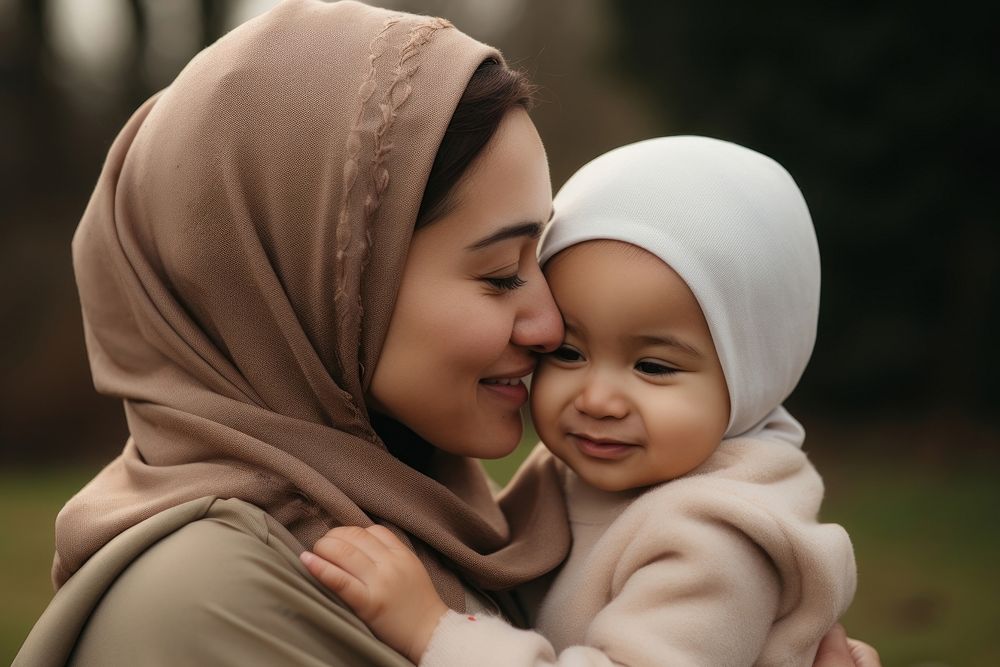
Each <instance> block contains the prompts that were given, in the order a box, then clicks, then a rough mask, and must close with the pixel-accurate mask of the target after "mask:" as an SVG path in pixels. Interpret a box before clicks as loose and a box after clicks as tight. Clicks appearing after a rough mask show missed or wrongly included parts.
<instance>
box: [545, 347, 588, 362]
mask: <svg viewBox="0 0 1000 667" xmlns="http://www.w3.org/2000/svg"><path fill="white" fill-rule="evenodd" d="M549 356H551V357H552V358H553V359H558V360H559V361H567V362H574V361H583V355H582V354H580V351H579V350H577V349H576V348H574V347H572V346H570V345H560V346H559V347H558V348H556V349H555V350H554V351H553V352H550V353H549Z"/></svg>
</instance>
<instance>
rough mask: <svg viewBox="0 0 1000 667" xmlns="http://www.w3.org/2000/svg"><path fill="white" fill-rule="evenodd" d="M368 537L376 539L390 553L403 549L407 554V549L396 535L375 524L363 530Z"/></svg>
mask: <svg viewBox="0 0 1000 667" xmlns="http://www.w3.org/2000/svg"><path fill="white" fill-rule="evenodd" d="M365 530H366V531H367V532H368V534H369V535H371V536H372V537H374V538H375V539H377V540H378V541H379V542H381V543H382V545H383V546H385V547H386V548H387V549H389V550H390V551H397V550H399V549H405V550H406V551H408V552H409V549H408V548H407V546H406V545H405V544H403V543H402V542H401V541H400V539H399V538H398V537H396V535H395V534H394V533H393V532H392V531H391V530H389V529H388V528H386V527H385V526H380V525H378V524H377V523H376V524H374V525H371V526H368V527H367V528H365Z"/></svg>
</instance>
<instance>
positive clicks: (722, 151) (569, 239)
mask: <svg viewBox="0 0 1000 667" xmlns="http://www.w3.org/2000/svg"><path fill="white" fill-rule="evenodd" d="M554 208H555V215H554V217H553V219H552V222H551V223H550V224H549V226H548V228H547V229H546V232H545V235H544V236H543V238H542V241H541V243H540V246H539V260H540V261H541V262H542V263H543V264H544V263H545V262H546V261H548V260H549V259H550V258H551V257H552V256H553V255H555V254H556V253H558V252H559V251H561V250H564V249H566V248H568V247H570V246H573V245H576V244H578V243H582V242H584V241H590V240H595V239H611V240H616V241H624V242H626V243H631V244H633V245H635V246H638V247H640V248H643V249H645V250H646V251H648V252H650V253H652V254H653V255H656V256H657V257H659V258H660V259H662V260H663V261H664V262H666V263H667V264H668V265H670V267H671V268H673V270H674V271H676V272H677V273H678V274H679V275H680V276H681V278H683V279H684V281H685V282H686V283H687V285H688V287H690V288H691V291H692V292H693V293H694V295H695V298H697V300H698V303H699V304H700V305H701V308H702V311H703V312H704V314H705V319H706V320H707V321H708V326H709V330H710V331H711V333H712V339H713V341H714V343H715V346H716V349H717V351H718V354H719V359H720V361H721V362H722V370H723V372H724V373H725V377H726V383H727V385H728V387H729V398H730V404H731V406H732V408H731V411H730V416H729V427H728V428H727V430H726V434H725V437H726V438H731V437H736V436H738V435H755V436H758V437H768V438H772V439H777V440H782V441H785V442H790V443H792V444H795V445H801V443H802V439H803V437H804V432H803V430H802V427H801V426H800V425H799V424H798V422H796V421H795V420H794V419H793V418H792V417H791V415H789V414H788V413H787V412H786V411H785V410H784V408H782V407H781V403H782V402H783V401H784V400H785V399H786V398H787V397H788V395H789V394H790V393H791V392H792V390H793V389H794V388H795V385H796V384H797V383H798V381H799V378H800V377H801V376H802V372H803V371H804V370H805V367H806V364H807V363H808V361H809V356H810V355H811V354H812V349H813V344H814V342H815V340H816V324H817V319H818V316H819V286H820V265H819V249H818V246H817V244H816V234H815V232H814V230H813V225H812V220H811V218H810V216H809V209H808V208H807V207H806V203H805V200H804V199H803V197H802V193H801V192H799V189H798V187H797V186H796V185H795V181H793V180H792V177H791V176H790V175H789V174H788V172H787V171H785V169H784V168H782V166H781V165H779V164H778V163H777V162H775V161H774V160H772V159H770V158H768V157H766V156H764V155H761V154H760V153H757V152H755V151H752V150H750V149H748V148H744V147H742V146H738V145H736V144H732V143H729V142H727V141H720V140H718V139H709V138H706V137H694V136H678V137H662V138H658V139H649V140H647V141H640V142H638V143H635V144H630V145H628V146H623V147H621V148H617V149H615V150H613V151H611V152H609V153H605V154H604V155H602V156H600V157H598V158H596V159H594V160H592V161H591V162H589V163H588V164H586V165H585V166H583V167H582V168H581V169H580V170H579V171H577V172H576V174H574V175H573V177H572V178H570V179H569V181H567V182H566V184H565V185H564V186H563V187H562V189H560V191H559V193H558V194H557V195H556V198H555V202H554Z"/></svg>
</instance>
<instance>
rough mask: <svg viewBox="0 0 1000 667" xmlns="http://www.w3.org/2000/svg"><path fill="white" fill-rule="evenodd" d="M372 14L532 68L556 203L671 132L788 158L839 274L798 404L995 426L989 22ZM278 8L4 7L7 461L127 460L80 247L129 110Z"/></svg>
mask: <svg viewBox="0 0 1000 667" xmlns="http://www.w3.org/2000/svg"><path fill="white" fill-rule="evenodd" d="M374 1H375V3H376V4H384V5H389V6H393V7H397V8H401V9H405V10H408V11H418V12H425V13H432V14H439V15H443V16H447V17H449V18H450V19H452V20H453V21H454V22H455V23H456V25H457V26H458V27H459V28H461V29H464V30H466V31H468V32H470V33H471V34H473V35H474V36H477V37H480V38H481V39H484V40H486V41H488V42H490V43H493V44H496V45H497V46H498V47H500V48H501V49H502V50H503V51H504V53H505V55H506V57H507V58H508V60H509V61H511V62H512V63H514V64H515V65H517V66H520V67H524V68H525V69H527V70H528V71H529V73H530V74H531V75H532V77H533V78H534V79H535V80H536V81H537V82H538V83H540V84H541V86H542V104H541V105H540V106H539V107H538V108H537V109H536V111H535V114H534V115H535V118H536V121H537V123H538V126H539V129H540V132H541V134H542V136H543V138H544V140H545V142H546V145H547V147H548V152H549V156H550V161H551V165H552V171H553V181H554V185H555V186H556V187H558V186H559V185H560V184H561V183H562V181H563V180H565V178H566V177H568V176H569V174H570V173H572V171H573V170H574V169H575V168H576V167H578V166H579V165H581V164H582V163H583V162H585V161H586V160H589V159H591V158H592V157H595V156H596V155H598V154H599V153H601V152H604V151H606V150H608V149H610V148H612V147H614V146H616V145H620V144H623V143H627V142H631V141H636V140H639V139H643V138H647V137H650V136H654V135H657V134H678V133H698V134H707V135H711V136H717V137H720V138H725V139H730V140H733V141H736V142H739V143H743V144H745V145H748V146H750V147H752V148H755V149H757V150H760V151H762V152H764V153H766V154H769V155H771V156H773V157H774V158H776V159H777V160H778V161H779V162H781V163H782V164H784V165H785V166H786V167H787V168H788V170H789V171H790V172H791V173H792V174H793V175H794V176H795V178H796V180H797V181H798V182H799V185H800V186H801V187H802V189H803V191H804V193H805V195H806V199H807V201H808V202H809V204H810V207H811V209H812V212H813V216H814V219H815V222H816V226H817V231H818V234H819V238H820V246H821V252H822V255H823V260H824V288H823V306H822V315H821V331H820V339H819V343H818V346H817V350H816V354H815V356H814V359H813V363H812V364H811V366H810V369H809V370H808V371H807V373H806V379H805V382H804V383H803V386H802V388H801V391H800V392H798V394H797V396H796V397H795V399H794V402H795V404H796V407H797V408H798V407H802V408H803V409H804V410H808V411H809V412H812V413H814V414H815V413H818V414H825V415H832V416H836V417H842V416H849V418H851V419H860V418H863V417H867V416H881V415H885V414H888V413H891V412H892V411H895V412H896V413H897V414H898V415H901V416H904V417H905V418H909V416H910V415H913V414H914V413H917V412H920V411H927V410H941V411H943V412H945V413H947V414H951V415H960V416H968V415H971V416H978V418H980V419H992V420H994V421H995V420H996V415H995V413H996V406H997V405H1000V393H998V390H997V389H996V384H995V382H994V381H993V378H994V376H995V375H997V374H998V373H1000V352H998V348H997V346H996V345H995V344H994V343H993V335H994V334H993V332H994V331H996V330H997V328H998V325H1000V275H998V274H1000V268H998V267H1000V257H998V254H1000V238H998V235H1000V227H998V220H997V213H996V211H997V206H996V204H995V203H994V202H993V201H992V195H993V190H995V189H996V188H995V184H996V183H997V181H998V178H997V176H998V174H997V171H998V169H997V163H996V160H995V159H993V149H994V148H995V147H996V146H995V145H996V141H995V135H996V130H995V128H994V126H995V125H996V119H997V118H1000V108H998V106H1000V102H998V92H1000V87H998V86H997V76H996V66H995V57H994V54H993V53H992V51H994V50H995V44H996V43H997V41H998V40H997V39H996V38H997V35H996V33H997V28H996V25H997V24H996V22H995V21H993V20H991V19H990V17H988V16H987V15H986V13H985V12H986V11H988V10H987V9H985V6H983V7H984V8H979V6H978V5H972V4H971V3H968V4H967V5H966V4H963V2H959V3H952V4H949V5H940V4H937V5H931V4H930V3H927V2H919V3H915V4H914V3H907V4H903V3H902V2H900V1H899V0H897V1H896V2H892V3H877V4H874V5H873V4H870V3H847V4H844V3H840V4H837V5H820V4H817V3H795V2H791V0H767V1H766V2H764V3H750V4H747V3H725V4H720V3H704V2H695V1H694V0H675V1H674V2H658V1H653V0H644V1H640V0H630V1H629V2H619V1H615V0H542V1H532V0H491V2H489V3H472V2H468V1H467V0H384V2H379V1H378V0H374ZM74 3H76V4H74ZM267 4H269V3H268V2H267V1H266V0H187V1H186V2H179V1H172V2H169V3H162V2H156V1H155V0H93V2H91V3H77V0H0V128H2V129H0V137H2V143H0V321H2V322H3V324H4V329H3V344H2V345H0V461H12V460H48V459H50V458H52V457H57V458H62V459H80V458H93V457H97V458H105V457H106V456H108V455H109V454H111V453H113V452H115V451H117V450H118V449H119V448H120V446H121V443H122V441H123V438H124V436H125V427H124V420H123V417H122V411H121V407H120V405H119V403H118V401H115V400H113V399H107V398H100V397H98V396H97V395H96V394H95V393H94V392H93V389H92V387H91V384H90V377H89V370H88V368H87V364H86V357H85V352H84V347H83V336H82V329H81V326H80V316H79V306H78V303H77V300H76V292H75V287H74V284H73V277H72V270H71V266H70V255H69V242H70V239H71V237H72V233H73V230H74V228H75V225H76V222H77V220H78V219H79V216H80V214H81V212H82V211H83V208H84V206H85V205H86V201H87V198H88V197H89V195H90V190H91V188H92V187H93V184H94V182H95V180H96V178H97V175H98V173H99V170H100V165H101V162H102V161H103V158H104V153H105V151H106V150H107V148H108V146H109V145H110V143H111V140H112V139H113V137H114V136H115V134H116V133H117V131H118V129H119V128H120V127H121V125H122V124H123V123H124V121H125V119H126V118H127V117H128V115H129V114H130V113H131V112H132V111H133V110H134V109H135V107H136V106H138V104H139V103H141V101H142V100H144V99H145V98H146V97H147V96H148V95H149V94H151V93H152V92H153V91H154V90H156V89H158V88H160V87H162V86H164V85H167V84H168V83H169V81H170V80H171V79H172V78H173V76H175V75H176V72H177V71H178V70H179V69H180V67H181V66H183V64H184V63H185V62H186V61H187V60H188V59H189V58H190V57H191V56H193V55H194V53H195V52H196V51H197V50H198V49H200V48H201V47H202V46H204V45H207V44H209V43H211V42H212V41H214V39H216V38H217V37H218V36H220V35H221V34H222V33H224V32H225V31H226V30H228V29H229V28H230V27H232V25H234V24H235V23H238V22H239V21H240V20H242V19H243V18H246V17H247V16H249V15H251V14H252V13H254V12H256V11H259V10H261V9H263V8H264V6H265V5H267ZM101 7H103V8H105V9H107V8H112V7H113V8H114V9H115V11H116V12H117V14H116V16H117V17H118V19H119V21H120V24H116V26H115V28H114V30H115V35H117V39H118V42H119V43H120V49H119V51H118V52H116V53H115V59H114V62H113V63H112V64H111V65H110V66H108V67H106V68H105V69H104V70H102V71H101V72H98V73H96V74H92V75H91V76H90V78H87V77H85V76H82V75H81V74H80V71H81V70H80V69H79V68H78V67H76V65H77V63H74V62H73V56H68V55H67V54H66V52H64V51H61V50H60V48H59V44H58V38H59V30H57V28H60V26H62V27H61V28H60V29H62V30H65V29H66V26H65V25H64V24H60V23H59V21H57V20H56V19H57V18H58V17H59V15H60V12H66V11H67V10H68V9H72V10H73V11H77V12H79V11H90V12H93V11H96V10H97V9H98V8H101ZM81 8H84V9H82V10H81ZM106 30H107V31H110V30H111V28H109V27H107V26H106ZM107 35H108V36H109V38H110V36H111V32H107ZM89 39H91V40H93V39H100V38H95V37H90V38H89Z"/></svg>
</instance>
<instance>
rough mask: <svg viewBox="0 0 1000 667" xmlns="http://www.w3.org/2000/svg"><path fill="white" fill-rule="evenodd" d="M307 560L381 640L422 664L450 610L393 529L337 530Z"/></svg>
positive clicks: (315, 572)
mask: <svg viewBox="0 0 1000 667" xmlns="http://www.w3.org/2000/svg"><path fill="white" fill-rule="evenodd" d="M301 558H302V562H303V563H304V564H305V566H306V568H307V569H308V570H309V571H310V572H311V573H312V575H313V576H314V577H316V578H317V579H319V580H320V582H322V583H323V585H325V586H326V587H328V588H329V589H330V590H332V591H333V592H334V593H336V594H337V596H338V597H340V599H341V600H343V601H344V603H345V604H347V606H348V607H350V608H351V609H352V610H354V613H355V614H357V615H358V617H359V618H360V619H361V620H362V621H364V622H365V623H366V624H367V625H368V627H369V628H371V630H372V632H373V633H375V636H376V637H378V638H379V639H380V640H382V641H383V642H385V643H386V644H388V645H389V646H391V647H392V648H394V649H396V650H397V651H399V652H400V653H402V654H403V655H405V656H406V657H407V658H409V659H410V660H411V661H412V662H414V663H419V662H420V658H421V657H422V656H423V654H424V650H425V649H426V648H427V643H428V642H429V641H430V638H431V635H432V634H433V633H434V628H435V627H436V626H437V623H438V621H439V620H440V619H441V616H442V615H443V614H444V613H445V612H446V611H448V607H447V606H446V605H445V604H444V602H442V601H441V598H440V597H438V594H437V591H435V590H434V584H432V583H431V578H430V576H429V575H428V574H427V570H425V569H424V566H423V564H422V563H421V562H420V559H419V558H417V556H416V554H414V553H413V552H412V551H410V550H409V549H408V548H407V547H406V545H404V544H403V543H402V542H400V541H399V540H398V539H397V538H396V536H395V535H393V534H392V532H391V531H389V529H388V528H385V527H384V526H370V527H368V528H358V527H356V526H343V527H340V528H334V529H333V530H331V531H330V532H328V533H327V534H326V535H324V536H323V537H321V538H320V539H319V540H318V541H317V542H316V545H315V546H314V547H313V553H310V552H308V551H305V552H303V553H302V556H301Z"/></svg>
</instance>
